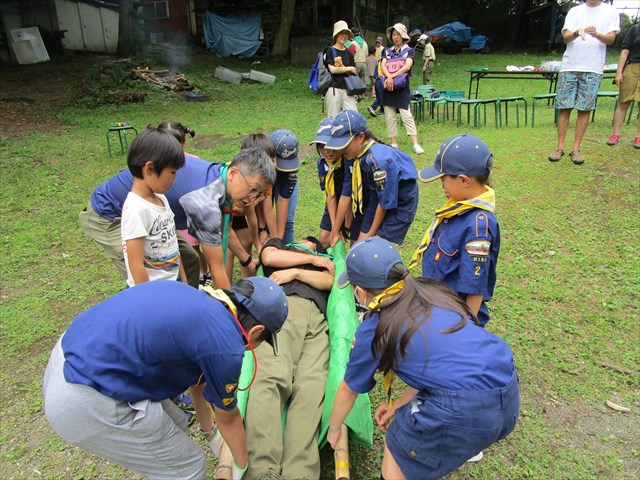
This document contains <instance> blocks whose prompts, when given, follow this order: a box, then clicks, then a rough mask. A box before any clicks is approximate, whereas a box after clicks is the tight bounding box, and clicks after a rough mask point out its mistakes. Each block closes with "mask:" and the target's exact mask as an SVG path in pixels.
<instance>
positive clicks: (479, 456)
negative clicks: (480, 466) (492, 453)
mask: <svg viewBox="0 0 640 480" xmlns="http://www.w3.org/2000/svg"><path fill="white" fill-rule="evenodd" d="M483 458H484V453H483V452H480V453H479V454H477V455H475V456H473V457H471V458H470V459H469V460H467V463H475V462H479V461H480V460H482V459H483Z"/></svg>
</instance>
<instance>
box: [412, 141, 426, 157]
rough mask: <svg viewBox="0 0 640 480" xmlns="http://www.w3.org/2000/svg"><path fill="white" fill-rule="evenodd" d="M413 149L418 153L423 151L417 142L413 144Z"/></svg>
mask: <svg viewBox="0 0 640 480" xmlns="http://www.w3.org/2000/svg"><path fill="white" fill-rule="evenodd" d="M413 151H414V152H415V153H417V154H418V155H420V154H422V153H424V149H423V148H422V147H421V146H420V145H419V144H417V143H416V144H415V145H414V146H413Z"/></svg>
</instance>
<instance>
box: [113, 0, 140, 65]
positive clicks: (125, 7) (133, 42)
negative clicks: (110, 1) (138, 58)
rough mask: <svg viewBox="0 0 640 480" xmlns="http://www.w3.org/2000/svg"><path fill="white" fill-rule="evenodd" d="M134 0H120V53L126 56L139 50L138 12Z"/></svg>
mask: <svg viewBox="0 0 640 480" xmlns="http://www.w3.org/2000/svg"><path fill="white" fill-rule="evenodd" d="M134 3H135V4H138V3H139V2H134V0H120V3H119V6H118V13H119V19H118V55H120V56H123V57H126V56H129V55H131V54H134V53H136V51H137V50H138V47H139V45H138V39H137V36H136V26H137V24H138V22H137V14H136V10H135V6H134Z"/></svg>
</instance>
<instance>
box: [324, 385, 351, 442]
mask: <svg viewBox="0 0 640 480" xmlns="http://www.w3.org/2000/svg"><path fill="white" fill-rule="evenodd" d="M357 397H358V394H357V393H356V392H354V391H353V390H351V389H350V388H349V386H348V385H347V384H346V383H345V381H344V380H342V381H341V382H340V385H338V391H337V392H336V396H335V398H334V400H333V409H332V410H331V419H330V421H329V431H328V432H327V441H328V442H329V443H330V444H331V447H332V448H334V447H335V446H336V443H338V440H339V439H340V427H341V426H342V424H343V423H344V420H345V418H347V415H349V412H350V411H351V409H352V408H353V404H354V403H355V401H356V398H357Z"/></svg>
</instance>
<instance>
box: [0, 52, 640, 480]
mask: <svg viewBox="0 0 640 480" xmlns="http://www.w3.org/2000/svg"><path fill="white" fill-rule="evenodd" d="M554 59H560V55H559V54H548V55H531V54H526V53H503V54H499V55H456V56H447V55H439V56H438V59H437V65H436V68H435V71H434V75H433V82H434V84H435V85H436V88H437V89H439V90H445V89H459V90H465V91H466V90H467V88H468V81H469V80H468V79H469V77H468V73H467V72H466V69H467V68H470V67H487V68H490V69H502V68H504V67H506V65H509V64H515V65H520V66H524V65H534V66H539V65H540V62H541V61H542V60H554ZM616 59H617V52H612V53H610V55H609V58H608V60H607V63H612V62H615V61H616ZM185 60H187V59H185ZM185 63H188V65H189V66H188V68H185V69H184V71H180V72H178V73H184V74H185V75H186V76H187V79H188V80H189V81H191V82H192V83H193V84H194V85H196V88H197V91H198V92H200V93H203V94H205V95H207V96H208V97H209V99H210V100H209V101H207V102H189V101H186V100H185V99H184V98H183V97H182V96H181V95H180V94H175V93H170V92H167V91H164V90H161V89H156V88H152V87H150V86H148V85H145V84H141V85H135V82H133V83H123V84H122V85H121V86H120V87H118V88H117V90H119V91H126V90H129V89H135V88H139V89H140V91H144V92H146V93H148V95H147V98H146V100H145V102H144V103H142V104H123V105H112V104H99V102H95V103H96V104H95V105H90V104H91V103H92V102H90V101H86V100H80V101H78V102H77V103H76V104H75V105H72V106H69V107H68V108H64V109H62V110H61V111H60V112H59V113H58V118H59V120H60V121H61V122H62V123H63V126H64V131H63V132H62V133H60V134H38V133H33V134H30V135H28V136H26V137H24V138H20V139H13V138H12V139H9V138H0V167H1V169H2V172H3V174H2V178H1V180H0V182H1V183H0V220H1V224H2V241H1V243H0V269H1V275H0V292H1V294H0V295H1V296H0V298H1V301H2V309H1V310H0V321H1V332H2V335H1V337H0V353H2V357H3V366H2V369H1V370H0V379H1V381H2V385H3V395H2V400H1V403H0V404H1V406H2V408H1V410H0V411H2V412H3V414H2V416H3V433H2V434H0V454H1V456H2V462H3V465H4V466H3V470H4V471H5V474H4V476H6V477H7V478H19V477H31V478H35V475H34V472H35V471H37V472H40V473H41V474H42V476H46V477H48V478H91V477H93V478H131V472H127V471H125V470H123V469H120V468H118V467H115V466H114V465H112V464H110V463H108V462H105V461H102V460H101V459H98V458H97V457H95V456H92V455H88V454H86V453H84V452H82V451H80V450H78V449H77V448H75V447H71V446H69V445H67V444H65V443H63V442H61V441H60V440H59V439H58V437H56V436H54V435H53V434H52V432H51V431H50V429H49V428H48V426H47V425H46V423H45V420H44V417H43V413H42V410H41V406H42V405H41V400H40V398H41V397H40V379H41V375H42V372H43V370H44V366H45V364H46V360H47V357H48V352H49V351H50V349H51V347H52V346H53V344H54V343H55V341H56V338H57V336H58V335H59V334H60V333H61V332H62V331H64V329H65V328H66V326H67V325H68V324H69V323H70V322H71V320H72V319H73V317H74V316H75V315H76V314H77V313H79V312H80V311H82V310H84V309H86V308H88V307H90V306H91V305H94V304H96V303H97V302H99V301H101V300H102V299H104V298H106V297H108V296H109V295H111V294H113V293H115V292H117V291H118V290H120V289H121V288H123V286H124V285H123V283H122V281H121V280H120V279H119V277H118V276H117V274H116V272H115V269H114V268H113V267H112V265H111V263H110V262H109V261H108V260H107V259H106V258H105V256H104V254H103V252H102V250H101V249H100V247H98V246H97V245H95V244H94V243H93V242H91V241H89V240H88V239H87V238H86V237H84V235H83V233H82V230H81V228H80V226H79V224H78V219H77V215H78V213H79V212H80V210H82V208H84V206H85V205H86V204H87V201H88V199H89V196H90V194H91V191H92V190H93V188H94V187H95V186H96V185H98V184H99V183H101V182H102V181H104V180H106V179H108V178H109V177H111V176H112V175H113V174H115V173H116V172H117V171H119V170H120V169H122V168H124V167H125V158H124V156H123V155H118V154H114V157H113V158H110V157H109V156H108V155H107V149H106V143H105V134H106V129H107V127H108V126H109V125H110V124H111V123H113V122H115V121H123V120H126V121H128V122H129V123H130V124H132V125H134V126H135V127H136V128H138V130H140V129H142V128H145V126H146V125H147V124H149V123H151V124H158V123H160V122H161V121H163V120H165V119H175V120H178V121H180V122H182V123H183V124H185V125H188V126H190V127H192V128H193V129H194V130H195V131H196V132H197V134H196V137H195V139H193V140H192V139H188V140H187V145H186V150H187V151H188V152H190V153H195V154H197V155H200V156H201V157H202V158H206V159H210V160H214V161H222V162H226V161H229V160H230V159H231V158H232V157H233V155H234V154H235V153H236V152H237V151H238V148H239V145H240V141H241V139H242V138H243V137H244V136H245V135H247V134H249V133H252V132H256V131H260V132H271V131H273V130H275V129H277V128H289V129H291V130H292V131H294V132H295V133H296V134H297V135H298V138H299V140H300V145H301V159H302V166H301V170H300V187H299V188H300V199H299V203H298V210H297V213H296V233H297V235H298V236H302V235H308V234H317V233H318V224H319V219H320V214H321V212H322V208H323V197H322V194H321V192H320V191H319V188H318V183H317V178H316V172H315V161H316V153H315V150H314V149H313V148H312V147H310V146H308V143H309V141H310V140H311V139H312V138H313V137H314V133H315V128H316V125H317V123H318V122H319V121H320V120H321V119H322V118H323V114H322V110H321V108H322V104H321V101H320V98H319V97H318V96H316V95H313V94H312V93H310V92H309V90H308V88H307V84H306V82H307V78H308V69H306V68H294V67H291V66H290V65H288V64H286V63H282V62H280V61H274V62H268V61H265V60H263V61H262V63H260V64H257V65H253V64H252V63H251V61H249V60H230V59H218V58H215V57H209V56H198V55H196V56H194V57H192V58H189V59H188V62H186V61H185ZM218 65H224V66H226V67H228V68H232V69H235V70H238V71H243V72H246V71H248V70H249V69H251V68H253V69H256V70H260V71H263V72H266V73H271V74H274V75H276V77H277V82H276V84H275V85H266V84H249V83H245V84H241V85H230V84H226V83H223V82H220V81H218V80H216V79H215V78H214V77H213V72H214V70H215V67H216V66H218ZM153 67H154V68H161V67H162V65H154V66H153ZM34 68H38V67H34ZM412 80H415V77H414V78H413V79H412ZM100 82H101V80H100V79H99V78H98V77H97V76H95V74H89V72H88V73H87V83H88V85H89V87H93V88H95V87H96V86H98V85H99V83H100ZM602 88H603V89H611V88H612V87H610V86H608V85H605V84H603V86H602ZM547 89H548V84H547V83H546V82H541V81H530V82H526V81H521V80H514V81H508V80H485V81H482V82H481V85H480V96H481V97H485V98H487V97H494V96H510V95H516V94H517V95H525V96H526V97H530V96H531V95H532V94H534V93H541V92H545V91H547ZM367 105H369V101H368V100H365V101H363V102H361V103H360V104H359V110H360V111H361V112H363V113H364V114H365V115H367V113H366V110H365V108H366V106H367ZM89 106H91V107H92V108H90V109H89V108H88V107H89ZM612 108H613V105H612V102H607V100H604V101H602V102H601V104H600V105H599V106H598V112H597V115H596V121H595V122H594V123H590V125H589V128H588V130H587V133H586V136H585V139H584V141H583V147H582V150H583V153H584V154H585V156H586V157H587V162H586V164H585V165H584V166H582V167H576V166H575V165H573V164H571V162H570V161H569V160H568V159H566V157H565V158H563V159H562V161H560V162H559V163H557V164H552V163H549V162H548V161H547V159H546V157H547V155H548V154H549V153H550V152H551V150H552V149H553V148H554V147H555V138H556V130H555V127H554V123H553V109H552V108H551V107H547V106H546V105H543V104H542V103H540V104H538V105H537V106H536V128H535V129H533V128H531V126H530V125H529V126H526V127H525V126H524V125H523V126H521V127H520V128H515V126H514V125H513V124H511V125H510V126H509V127H503V128H499V129H496V128H494V127H493V126H492V125H493V124H492V122H491V120H492V118H491V117H490V119H489V122H488V126H486V127H484V126H483V127H482V128H481V129H479V130H474V129H473V128H472V127H471V126H467V125H464V124H463V126H462V127H461V128H458V127H456V124H455V122H452V121H448V122H446V123H445V124H443V123H439V124H438V123H436V122H435V121H434V120H431V119H427V120H426V121H425V122H422V123H420V124H419V125H418V133H419V137H420V140H421V143H422V145H423V147H424V148H425V150H426V153H425V154H424V155H421V156H417V155H414V156H413V157H414V159H415V161H416V164H417V165H418V167H419V168H420V167H424V166H426V165H428V164H430V163H431V162H432V161H433V158H434V156H435V154H436V151H437V149H438V146H439V145H440V143H441V142H442V141H443V140H444V139H446V138H447V137H449V136H451V135H454V134H456V133H461V132H471V133H474V134H477V135H478V136H480V137H481V138H482V139H483V140H484V141H485V142H486V143H487V144H488V145H489V146H490V148H491V149H492V151H493V153H494V156H495V165H496V166H495V169H494V172H493V186H494V188H495V189H496V193H497V199H498V204H497V207H498V210H497V216H498V219H499V220H500V224H501V228H502V248H501V252H500V261H499V265H498V283H497V287H496V292H495V296H494V300H493V301H492V302H491V304H490V308H491V310H492V320H491V322H490V324H489V326H488V328H489V329H490V330H491V331H493V332H495V333H497V334H499V335H501V336H502V337H504V338H505V339H506V340H507V341H508V342H509V343H510V345H511V347H512V349H513V351H514V355H515V358H516V362H517V365H518V369H519V374H520V380H521V386H522V416H521V418H520V421H519V423H518V426H517V427H516V430H515V431H514V433H513V434H512V435H511V436H509V437H508V438H507V439H506V440H505V441H503V442H501V443H499V444H497V445H495V446H493V447H491V448H490V449H489V450H488V451H487V452H485V459H484V460H483V461H482V462H480V463H478V464H474V465H464V466H462V467H461V468H460V469H459V470H458V471H457V472H454V473H453V474H451V475H450V477H449V478H451V479H468V478H473V479H539V478H545V479H565V478H580V479H592V478H593V479H595V478H616V479H632V478H637V474H638V471H639V470H640V455H639V454H638V449H637V445H638V444H640V442H638V431H639V430H638V428H637V427H638V412H637V410H638V405H640V399H639V398H638V388H637V386H638V364H639V360H640V346H639V345H640V342H639V341H638V327H637V318H638V304H639V302H638V292H639V291H640V290H639V280H638V279H639V278H640V271H639V270H640V267H639V265H640V262H639V261H638V256H637V254H636V250H637V246H638V244H639V240H640V238H639V226H638V218H637V215H638V208H637V205H638V201H639V196H640V195H639V192H638V189H637V185H638V164H637V160H638V154H637V151H636V150H633V148H632V146H631V143H630V142H631V139H632V137H633V135H634V127H633V126H626V125H625V126H624V128H623V134H622V141H621V143H620V144H619V145H618V146H616V147H608V146H606V145H605V144H604V140H605V139H606V138H607V136H608V135H609V134H610V129H611V124H610V116H611V114H612ZM521 115H522V114H521ZM529 115H530V114H529ZM572 123H573V122H572ZM369 126H370V128H371V129H372V130H373V132H374V133H375V134H376V135H377V136H378V137H379V138H380V139H382V140H385V139H386V138H387V136H386V129H385V123H384V118H381V117H377V118H374V119H370V120H369ZM400 128H401V129H402V126H401V127H400ZM572 135H573V125H572V126H571V127H570V130H569V138H572ZM399 139H400V147H401V148H402V149H403V150H404V151H410V142H409V140H408V139H407V138H405V137H404V136H403V135H401V136H400V138H399ZM420 192H421V193H420V194H421V198H420V207H419V212H418V215H417V217H416V220H415V221H414V224H413V226H412V228H411V229H410V232H409V234H408V236H407V240H406V242H405V245H404V246H403V248H402V255H403V257H404V258H405V260H407V259H408V258H409V257H410V256H411V254H412V253H413V250H414V248H415V247H416V245H417V244H418V242H419V241H420V239H421V237H422V235H423V233H424V230H425V229H426V228H427V227H428V225H429V223H430V221H431V219H432V215H433V211H434V210H435V208H437V207H438V206H440V205H441V204H442V203H443V202H444V198H443V195H442V191H441V188H440V186H439V184H430V185H428V186H424V185H422V186H421V187H420ZM606 365H609V366H613V367H615V368H611V367H608V366H606ZM401 389H402V387H401V386H400V385H397V386H396V392H397V393H398V394H399V392H400V391H401ZM371 397H372V404H373V408H374V409H375V408H377V405H378V404H379V402H380V401H381V400H382V399H383V397H384V395H383V393H382V391H381V388H380V387H376V388H375V389H374V390H373V392H372V393H371ZM606 400H612V401H614V402H616V403H619V404H621V405H626V406H629V407H630V408H631V409H632V412H631V413H630V414H620V413H617V412H613V411H611V410H608V409H607V408H606V407H605V406H604V402H605V401H606ZM25 426H26V427H25ZM612 435H613V436H612ZM382 452H383V435H382V433H381V431H380V430H379V429H376V432H375V438H374V447H373V449H369V448H365V447H362V446H359V445H355V444H352V445H351V461H350V463H351V467H352V478H377V477H378V475H379V474H378V472H379V470H378V469H379V465H380V462H381V458H382ZM322 461H323V477H322V478H332V470H333V467H332V461H333V459H332V452H331V451H330V449H327V448H325V449H324V450H323V452H322ZM214 465H215V463H214V462H213V461H211V465H210V472H213V468H214ZM38 476H41V475H38Z"/></svg>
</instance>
